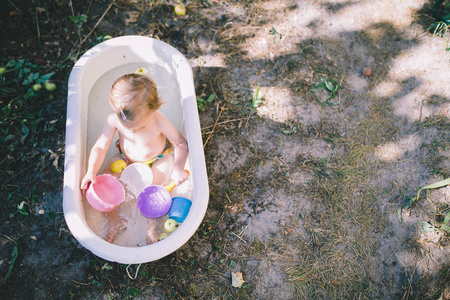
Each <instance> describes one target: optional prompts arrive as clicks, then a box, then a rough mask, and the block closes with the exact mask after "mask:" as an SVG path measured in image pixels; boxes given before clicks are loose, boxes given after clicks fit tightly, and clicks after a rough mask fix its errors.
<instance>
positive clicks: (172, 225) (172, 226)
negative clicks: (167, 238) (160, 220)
mask: <svg viewBox="0 0 450 300" xmlns="http://www.w3.org/2000/svg"><path fill="white" fill-rule="evenodd" d="M177 228H178V222H177V221H175V220H174V219H167V221H165V222H164V230H165V231H167V232H168V233H172V232H174V231H175V230H176V229H177Z"/></svg>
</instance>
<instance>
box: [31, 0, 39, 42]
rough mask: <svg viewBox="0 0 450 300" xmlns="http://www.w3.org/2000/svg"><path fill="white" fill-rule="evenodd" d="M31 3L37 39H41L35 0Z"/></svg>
mask: <svg viewBox="0 0 450 300" xmlns="http://www.w3.org/2000/svg"><path fill="white" fill-rule="evenodd" d="M33 4H34V16H35V18H36V29H37V35H38V40H39V41H41V30H40V29H39V18H38V13H37V7H36V2H35V1H33Z"/></svg>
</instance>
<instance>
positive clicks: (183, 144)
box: [158, 113, 189, 184]
mask: <svg viewBox="0 0 450 300" xmlns="http://www.w3.org/2000/svg"><path fill="white" fill-rule="evenodd" d="M158 127H159V129H160V131H161V133H162V134H163V135H164V136H165V137H166V138H167V139H168V140H169V142H170V143H171V144H172V145H173V146H174V157H175V158H174V163H173V171H172V176H171V177H172V179H173V180H175V183H176V184H181V183H183V182H184V181H186V179H187V178H188V176H189V175H188V174H187V173H186V171H184V165H185V164H186V160H187V156H188V144H187V141H186V139H185V138H184V137H183V136H182V135H181V133H180V132H179V131H178V130H177V129H176V128H175V127H174V126H173V125H172V123H171V122H170V121H169V120H168V119H167V118H166V117H164V116H163V115H161V114H159V113H158Z"/></svg>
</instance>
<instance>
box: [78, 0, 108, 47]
mask: <svg viewBox="0 0 450 300" xmlns="http://www.w3.org/2000/svg"><path fill="white" fill-rule="evenodd" d="M115 3H116V1H115V0H114V1H112V2H111V3H110V4H109V6H108V8H107V9H106V10H105V12H104V13H103V15H102V16H101V17H100V19H98V21H97V23H96V24H95V25H94V27H93V28H92V29H91V31H90V32H89V33H88V35H86V36H85V38H84V39H83V40H82V41H81V42H80V44H79V45H78V48H79V47H81V45H82V44H83V43H84V42H85V41H86V40H87V39H88V38H89V36H90V35H91V34H92V32H94V30H95V29H96V28H97V26H98V25H99V24H100V22H101V21H102V20H103V18H104V17H105V16H106V14H107V13H108V11H109V10H110V9H111V7H112V6H113V4H115Z"/></svg>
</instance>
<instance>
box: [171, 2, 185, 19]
mask: <svg viewBox="0 0 450 300" xmlns="http://www.w3.org/2000/svg"><path fill="white" fill-rule="evenodd" d="M174 10H175V13H176V14H177V15H179V16H184V15H185V14H186V6H184V5H183V4H177V5H175V8H174Z"/></svg>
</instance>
